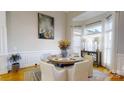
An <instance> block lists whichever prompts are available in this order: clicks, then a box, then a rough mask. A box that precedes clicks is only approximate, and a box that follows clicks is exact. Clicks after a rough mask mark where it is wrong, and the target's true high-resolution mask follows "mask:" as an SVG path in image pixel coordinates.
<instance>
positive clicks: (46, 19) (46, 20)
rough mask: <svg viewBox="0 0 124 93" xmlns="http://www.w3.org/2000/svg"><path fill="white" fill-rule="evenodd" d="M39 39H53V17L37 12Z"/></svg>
mask: <svg viewBox="0 0 124 93" xmlns="http://www.w3.org/2000/svg"><path fill="white" fill-rule="evenodd" d="M38 37H39V39H54V18H53V17H51V16H47V15H44V14H41V13H38Z"/></svg>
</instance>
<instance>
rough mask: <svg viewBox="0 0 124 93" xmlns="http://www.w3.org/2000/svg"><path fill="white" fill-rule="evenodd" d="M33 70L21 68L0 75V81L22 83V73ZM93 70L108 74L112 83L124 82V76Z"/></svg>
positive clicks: (99, 68)
mask: <svg viewBox="0 0 124 93" xmlns="http://www.w3.org/2000/svg"><path fill="white" fill-rule="evenodd" d="M35 68H36V66H32V67H27V68H22V69H20V70H19V71H17V72H9V73H8V74H3V75H0V81H24V73H25V72H27V71H31V70H33V69H35ZM94 69H97V70H99V71H101V72H104V73H107V74H109V76H108V80H112V81H123V80H124V76H119V75H116V74H112V73H111V72H110V71H109V70H107V69H106V68H104V67H94Z"/></svg>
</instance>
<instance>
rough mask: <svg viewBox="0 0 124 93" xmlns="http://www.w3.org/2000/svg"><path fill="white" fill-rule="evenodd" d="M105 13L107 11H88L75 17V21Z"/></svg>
mask: <svg viewBox="0 0 124 93" xmlns="http://www.w3.org/2000/svg"><path fill="white" fill-rule="evenodd" d="M105 13H106V11H87V12H84V13H82V14H80V15H79V16H76V17H75V18H73V21H84V20H87V19H90V18H94V17H96V16H99V15H102V14H105Z"/></svg>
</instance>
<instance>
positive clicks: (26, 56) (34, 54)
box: [9, 50, 60, 68]
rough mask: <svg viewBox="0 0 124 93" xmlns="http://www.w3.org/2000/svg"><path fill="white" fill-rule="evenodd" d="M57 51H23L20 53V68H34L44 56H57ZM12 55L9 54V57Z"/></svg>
mask: <svg viewBox="0 0 124 93" xmlns="http://www.w3.org/2000/svg"><path fill="white" fill-rule="evenodd" d="M59 53H60V51H59V50H42V51H27V52H26V51H25V52H20V55H21V58H22V59H21V60H20V67H21V68H24V67H28V66H34V65H35V64H40V62H41V59H43V58H45V56H47V55H49V54H52V55H54V54H59ZM11 54H13V53H9V55H11Z"/></svg>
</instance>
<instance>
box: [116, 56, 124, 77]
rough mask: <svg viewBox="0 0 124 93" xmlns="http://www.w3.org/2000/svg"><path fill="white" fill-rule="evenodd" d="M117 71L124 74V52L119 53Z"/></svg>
mask: <svg viewBox="0 0 124 93" xmlns="http://www.w3.org/2000/svg"><path fill="white" fill-rule="evenodd" d="M117 73H118V74H119V75H124V54H118V58H117Z"/></svg>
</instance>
